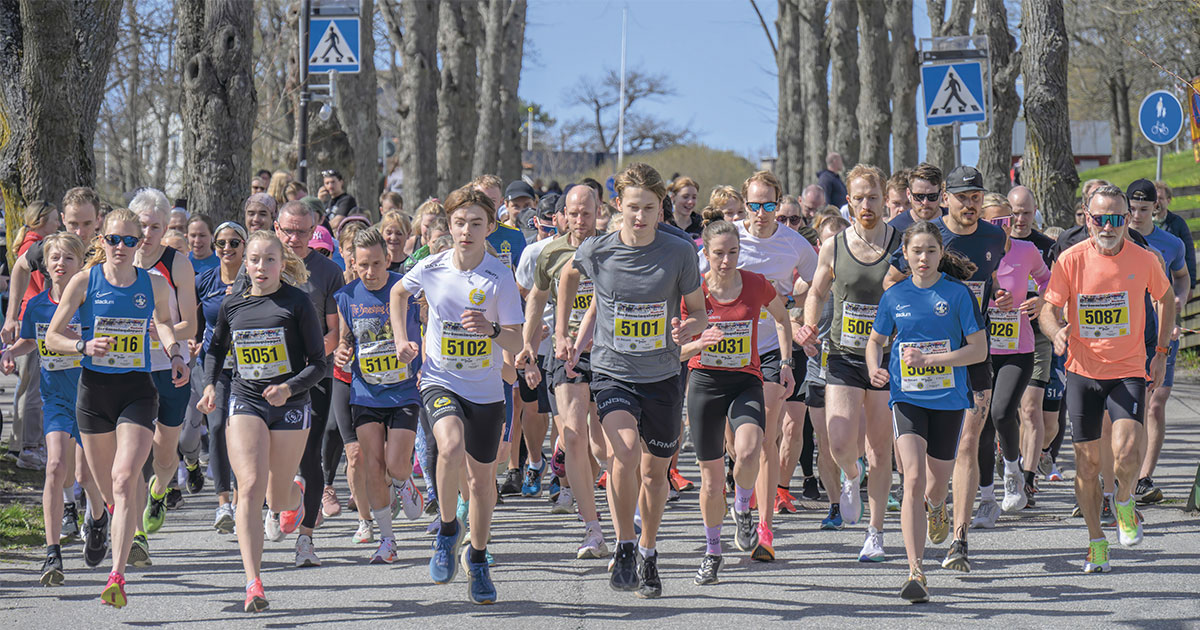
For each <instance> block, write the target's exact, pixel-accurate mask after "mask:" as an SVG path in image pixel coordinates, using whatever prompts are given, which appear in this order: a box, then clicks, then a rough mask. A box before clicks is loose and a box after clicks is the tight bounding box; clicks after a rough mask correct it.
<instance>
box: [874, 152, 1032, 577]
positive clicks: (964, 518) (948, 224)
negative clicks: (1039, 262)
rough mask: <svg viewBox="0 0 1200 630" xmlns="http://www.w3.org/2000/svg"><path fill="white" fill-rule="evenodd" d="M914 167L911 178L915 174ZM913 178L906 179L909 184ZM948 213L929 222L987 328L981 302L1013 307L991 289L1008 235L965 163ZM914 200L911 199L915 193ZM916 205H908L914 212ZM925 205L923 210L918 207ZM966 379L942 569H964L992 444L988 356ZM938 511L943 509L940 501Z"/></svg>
mask: <svg viewBox="0 0 1200 630" xmlns="http://www.w3.org/2000/svg"><path fill="white" fill-rule="evenodd" d="M920 168H921V167H918V168H917V169H914V172H913V178H914V180H915V179H916V178H917V177H918V175H917V171H918V170H920ZM913 183H915V181H913V182H910V185H912V184H913ZM945 188H946V194H945V195H944V197H945V200H946V207H947V213H946V216H944V217H940V218H935V219H934V220H933V221H932V223H933V225H935V226H936V227H937V228H938V230H940V231H941V233H942V242H943V244H944V246H945V248H946V249H947V250H950V251H954V252H955V253H957V254H959V255H961V256H963V257H965V258H967V259H968V260H970V261H971V262H972V263H975V267H976V269H975V274H974V275H972V276H971V277H970V278H969V279H968V280H967V281H966V282H965V284H966V285H967V287H968V288H970V289H971V293H973V294H974V295H975V304H976V307H977V308H976V317H977V319H978V320H979V325H980V327H981V328H983V329H984V330H987V329H988V322H987V318H986V317H985V315H984V314H985V313H986V306H987V305H988V304H989V303H990V301H991V300H992V299H995V306H996V308H998V309H1000V310H1002V311H1009V310H1012V309H1013V308H1014V306H1015V305H1014V303H1013V296H1012V295H1011V294H1010V293H1008V292H1007V291H1005V290H1003V289H996V290H995V291H994V292H993V287H996V269H998V268H999V266H1000V260H1001V259H1002V258H1004V254H1005V248H1006V245H1007V241H1008V238H1007V237H1006V236H1005V234H1004V230H1002V229H1000V228H999V227H997V226H995V225H992V224H991V223H988V222H987V221H980V220H979V219H980V218H981V216H982V207H983V195H984V192H985V189H984V187H983V175H982V174H980V173H979V171H978V170H976V169H975V168H972V167H970V166H958V167H955V169H954V170H952V171H950V174H949V175H948V176H947V177H946V182H945ZM914 199H915V197H914ZM916 209H917V207H916V204H915V203H914V204H913V210H914V211H915V210H916ZM923 209H924V208H923ZM903 254H904V252H903V249H902V248H901V249H897V250H896V253H895V254H893V256H892V269H891V270H890V271H889V272H888V277H887V279H886V280H885V281H884V287H889V286H891V285H892V284H894V283H896V282H899V281H901V280H903V279H904V278H905V275H906V272H907V267H908V265H907V263H906V262H905V260H904V256H903ZM967 374H968V376H969V377H970V380H971V391H972V392H973V396H972V407H971V408H970V409H968V410H967V412H966V414H965V415H964V418H963V428H962V436H961V438H960V439H959V443H958V455H957V456H956V457H955V462H954V506H955V507H954V541H953V542H952V543H951V544H950V550H949V552H948V553H947V554H946V558H945V560H943V561H942V567H943V568H946V569H952V570H955V571H963V572H969V571H970V570H971V563H970V562H969V561H968V559H967V527H968V525H969V524H970V522H971V515H972V512H973V507H974V504H975V494H976V487H977V486H978V484H979V449H981V448H988V449H994V448H995V446H994V445H993V444H981V443H980V439H979V438H980V434H981V433H982V432H983V425H984V423H985V422H987V421H988V409H989V408H990V406H991V398H992V363H991V358H990V357H989V358H988V360H986V361H983V362H981V363H977V364H975V365H971V366H968V367H967ZM992 493H993V488H992V486H988V487H987V488H985V489H984V492H983V500H984V501H985V502H987V501H988V499H992V500H993V501H994V496H995V495H994V494H992ZM942 509H943V510H944V504H943V507H942Z"/></svg>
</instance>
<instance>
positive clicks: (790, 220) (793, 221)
mask: <svg viewBox="0 0 1200 630" xmlns="http://www.w3.org/2000/svg"><path fill="white" fill-rule="evenodd" d="M775 220H776V221H778V222H780V223H786V224H788V225H800V224H801V223H803V222H804V217H802V216H798V215H797V216H794V217H785V216H783V215H779V216H776V217H775Z"/></svg>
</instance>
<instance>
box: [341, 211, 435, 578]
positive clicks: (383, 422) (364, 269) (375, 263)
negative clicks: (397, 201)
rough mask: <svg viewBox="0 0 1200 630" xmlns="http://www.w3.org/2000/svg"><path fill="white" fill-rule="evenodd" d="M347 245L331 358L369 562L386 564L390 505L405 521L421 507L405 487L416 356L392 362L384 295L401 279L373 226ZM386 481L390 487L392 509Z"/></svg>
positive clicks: (413, 331)
mask: <svg viewBox="0 0 1200 630" xmlns="http://www.w3.org/2000/svg"><path fill="white" fill-rule="evenodd" d="M353 247H354V253H353V256H352V257H351V260H352V261H353V267H354V270H355V272H356V273H357V274H358V279H357V280H354V281H353V282H351V283H350V284H347V285H346V286H344V287H342V288H341V289H339V290H338V291H337V293H334V294H333V298H334V300H336V301H337V305H338V315H339V316H340V317H341V324H340V329H341V335H340V338H341V343H340V344H339V345H338V348H337V351H336V352H335V353H334V360H335V361H336V362H337V363H338V364H339V365H340V366H342V369H345V370H347V371H349V372H350V373H351V375H352V376H351V381H350V414H351V417H352V419H353V423H354V431H355V434H356V435H357V437H358V444H359V447H360V448H361V449H362V454H363V460H364V464H365V466H366V473H367V488H366V492H365V493H364V495H360V496H359V497H358V501H360V502H361V501H366V502H367V503H368V504H369V507H370V510H371V515H372V516H373V517H374V521H375V524H376V526H378V527H379V536H380V540H379V548H378V549H377V550H376V551H375V554H374V555H372V556H371V564H380V563H386V564H391V563H392V562H395V561H396V560H397V555H396V539H395V535H394V534H393V533H392V515H393V512H392V506H393V505H396V506H397V507H403V509H404V514H405V516H407V517H408V518H409V520H413V519H416V518H417V517H418V516H420V515H421V511H422V510H423V509H424V507H425V506H424V500H423V499H422V498H421V493H420V492H419V491H418V490H417V488H416V486H415V485H413V481H412V450H413V442H414V441H415V440H416V431H417V416H418V410H419V409H420V404H421V397H420V393H419V392H418V391H417V372H418V371H419V370H420V368H421V361H420V357H416V358H414V359H413V360H412V361H410V362H409V363H407V364H405V363H401V362H400V361H399V359H397V358H396V341H395V339H394V337H393V335H392V322H391V319H390V315H389V312H388V296H389V294H390V293H391V290H392V287H393V286H394V285H395V284H396V283H397V282H399V281H400V274H398V273H394V272H390V271H388V266H389V265H390V264H391V259H390V258H389V256H388V249H387V242H386V241H384V239H383V235H381V234H380V233H379V230H377V229H375V228H369V229H365V230H361V231H360V232H358V233H357V234H356V235H355V236H354V242H353ZM409 300H410V304H409V309H408V317H407V318H406V320H405V323H406V327H407V331H408V336H409V338H410V339H416V338H419V337H420V335H421V321H420V312H421V309H420V307H419V305H417V303H416V302H415V300H413V298H411V297H410V298H409ZM393 480H394V482H395V483H396V484H397V485H396V488H395V494H396V498H395V502H394V503H393V499H392V490H391V485H392V483H393ZM360 505H361V503H360Z"/></svg>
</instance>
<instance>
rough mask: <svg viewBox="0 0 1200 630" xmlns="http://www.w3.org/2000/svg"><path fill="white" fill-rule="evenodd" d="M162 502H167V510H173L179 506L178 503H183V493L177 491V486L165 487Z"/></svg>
mask: <svg viewBox="0 0 1200 630" xmlns="http://www.w3.org/2000/svg"><path fill="white" fill-rule="evenodd" d="M163 502H164V503H166V504H167V509H168V510H174V509H175V508H177V507H179V504H180V503H183V493H182V492H180V491H179V488H175V487H170V488H167V496H166V497H165V498H164V499H163Z"/></svg>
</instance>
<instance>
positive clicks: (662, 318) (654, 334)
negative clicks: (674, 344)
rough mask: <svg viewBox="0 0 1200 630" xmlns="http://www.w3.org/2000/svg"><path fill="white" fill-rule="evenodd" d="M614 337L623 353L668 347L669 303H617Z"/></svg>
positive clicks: (614, 306)
mask: <svg viewBox="0 0 1200 630" xmlns="http://www.w3.org/2000/svg"><path fill="white" fill-rule="evenodd" d="M613 310H614V312H615V314H616V317H615V321H614V322H613V323H614V324H615V329H616V330H615V331H614V337H615V339H616V346H617V347H616V349H617V350H618V351H621V352H652V351H654V350H662V349H663V348H665V347H667V303H666V302H651V303H649V304H634V303H630V302H617V303H615V304H614V305H613Z"/></svg>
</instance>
